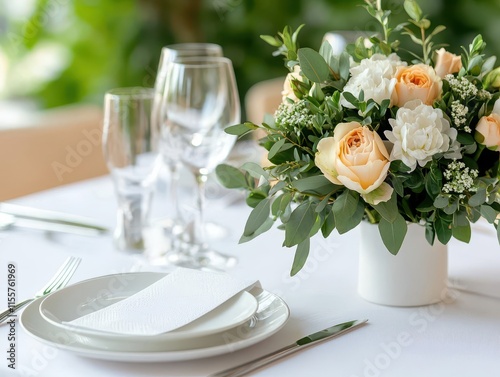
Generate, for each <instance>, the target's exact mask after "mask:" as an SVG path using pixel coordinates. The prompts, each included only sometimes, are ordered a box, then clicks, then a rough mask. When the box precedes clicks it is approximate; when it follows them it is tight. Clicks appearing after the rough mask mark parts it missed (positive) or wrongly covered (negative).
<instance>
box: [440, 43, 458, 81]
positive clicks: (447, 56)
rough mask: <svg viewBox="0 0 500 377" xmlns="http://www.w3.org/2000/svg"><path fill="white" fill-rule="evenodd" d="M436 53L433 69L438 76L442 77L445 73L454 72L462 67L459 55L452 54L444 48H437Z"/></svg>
mask: <svg viewBox="0 0 500 377" xmlns="http://www.w3.org/2000/svg"><path fill="white" fill-rule="evenodd" d="M436 54H437V58H436V64H435V66H434V70H435V71H436V74H437V75H438V76H439V77H441V78H444V77H445V76H446V75H447V74H450V73H456V72H458V71H460V68H462V58H461V57H460V56H458V55H455V54H452V53H451V52H448V51H446V50H445V49H444V48H440V49H439V50H437V51H436Z"/></svg>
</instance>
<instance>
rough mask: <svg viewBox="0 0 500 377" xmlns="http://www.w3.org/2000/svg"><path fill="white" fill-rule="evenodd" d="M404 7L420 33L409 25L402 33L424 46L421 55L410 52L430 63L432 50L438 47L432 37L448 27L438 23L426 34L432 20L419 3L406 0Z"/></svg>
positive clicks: (410, 20) (420, 59) (423, 61)
mask: <svg viewBox="0 0 500 377" xmlns="http://www.w3.org/2000/svg"><path fill="white" fill-rule="evenodd" d="M404 9H405V11H406V13H407V14H408V16H410V19H409V20H408V21H409V22H410V23H411V24H413V25H414V26H416V27H417V28H418V30H419V32H420V35H417V34H416V33H415V32H414V31H413V30H411V29H410V28H408V27H405V28H404V30H405V31H404V32H402V34H403V35H408V36H409V37H410V38H411V39H412V41H413V42H414V43H416V44H418V45H420V46H422V56H421V57H420V56H418V55H416V54H414V53H412V52H410V54H412V55H413V56H415V57H416V58H417V59H418V60H419V61H421V62H422V63H425V64H428V65H430V64H431V57H432V52H433V51H434V50H435V49H436V48H437V47H438V46H435V45H434V42H432V38H433V37H434V36H435V35H436V34H439V33H441V32H442V31H443V30H445V29H446V27H445V26H443V25H438V26H436V27H435V28H434V30H432V31H431V33H430V34H429V35H426V31H427V30H428V29H429V28H430V27H431V22H430V21H429V20H428V19H427V18H425V16H424V15H423V13H422V9H421V8H420V6H419V5H418V3H417V2H416V1H415V0H405V2H404Z"/></svg>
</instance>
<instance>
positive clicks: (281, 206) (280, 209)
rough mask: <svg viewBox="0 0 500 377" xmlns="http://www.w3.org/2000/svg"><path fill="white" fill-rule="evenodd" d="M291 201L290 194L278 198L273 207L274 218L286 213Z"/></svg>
mask: <svg viewBox="0 0 500 377" xmlns="http://www.w3.org/2000/svg"><path fill="white" fill-rule="evenodd" d="M291 201H292V194H291V193H289V192H286V193H284V194H282V195H280V196H278V197H277V198H276V199H275V200H274V201H273V204H272V205H271V212H272V214H273V216H280V215H281V214H282V213H284V212H285V209H286V208H287V207H288V205H289V204H290V202H291Z"/></svg>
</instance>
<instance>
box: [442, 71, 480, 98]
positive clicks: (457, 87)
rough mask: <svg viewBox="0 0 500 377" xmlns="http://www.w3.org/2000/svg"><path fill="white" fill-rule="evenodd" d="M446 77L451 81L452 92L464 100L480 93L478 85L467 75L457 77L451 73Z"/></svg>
mask: <svg viewBox="0 0 500 377" xmlns="http://www.w3.org/2000/svg"><path fill="white" fill-rule="evenodd" d="M444 79H445V80H446V81H448V82H449V84H450V87H451V90H452V92H453V93H454V94H455V95H457V96H459V97H460V98H461V99H463V100H465V99H467V98H470V97H474V96H476V95H477V93H478V90H477V87H476V86H475V85H474V84H473V83H471V82H470V81H469V80H467V79H466V78H465V77H460V78H457V77H455V76H453V75H452V74H449V75H446V76H445V77H444Z"/></svg>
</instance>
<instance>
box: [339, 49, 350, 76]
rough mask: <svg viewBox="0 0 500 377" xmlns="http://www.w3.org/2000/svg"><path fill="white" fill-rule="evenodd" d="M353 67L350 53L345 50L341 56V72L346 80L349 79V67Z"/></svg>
mask: <svg viewBox="0 0 500 377" xmlns="http://www.w3.org/2000/svg"><path fill="white" fill-rule="evenodd" d="M350 68H351V60H350V55H349V54H348V53H347V52H346V51H343V52H342V53H341V54H340V57H339V74H340V78H341V79H342V80H344V81H347V80H349V69H350Z"/></svg>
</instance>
